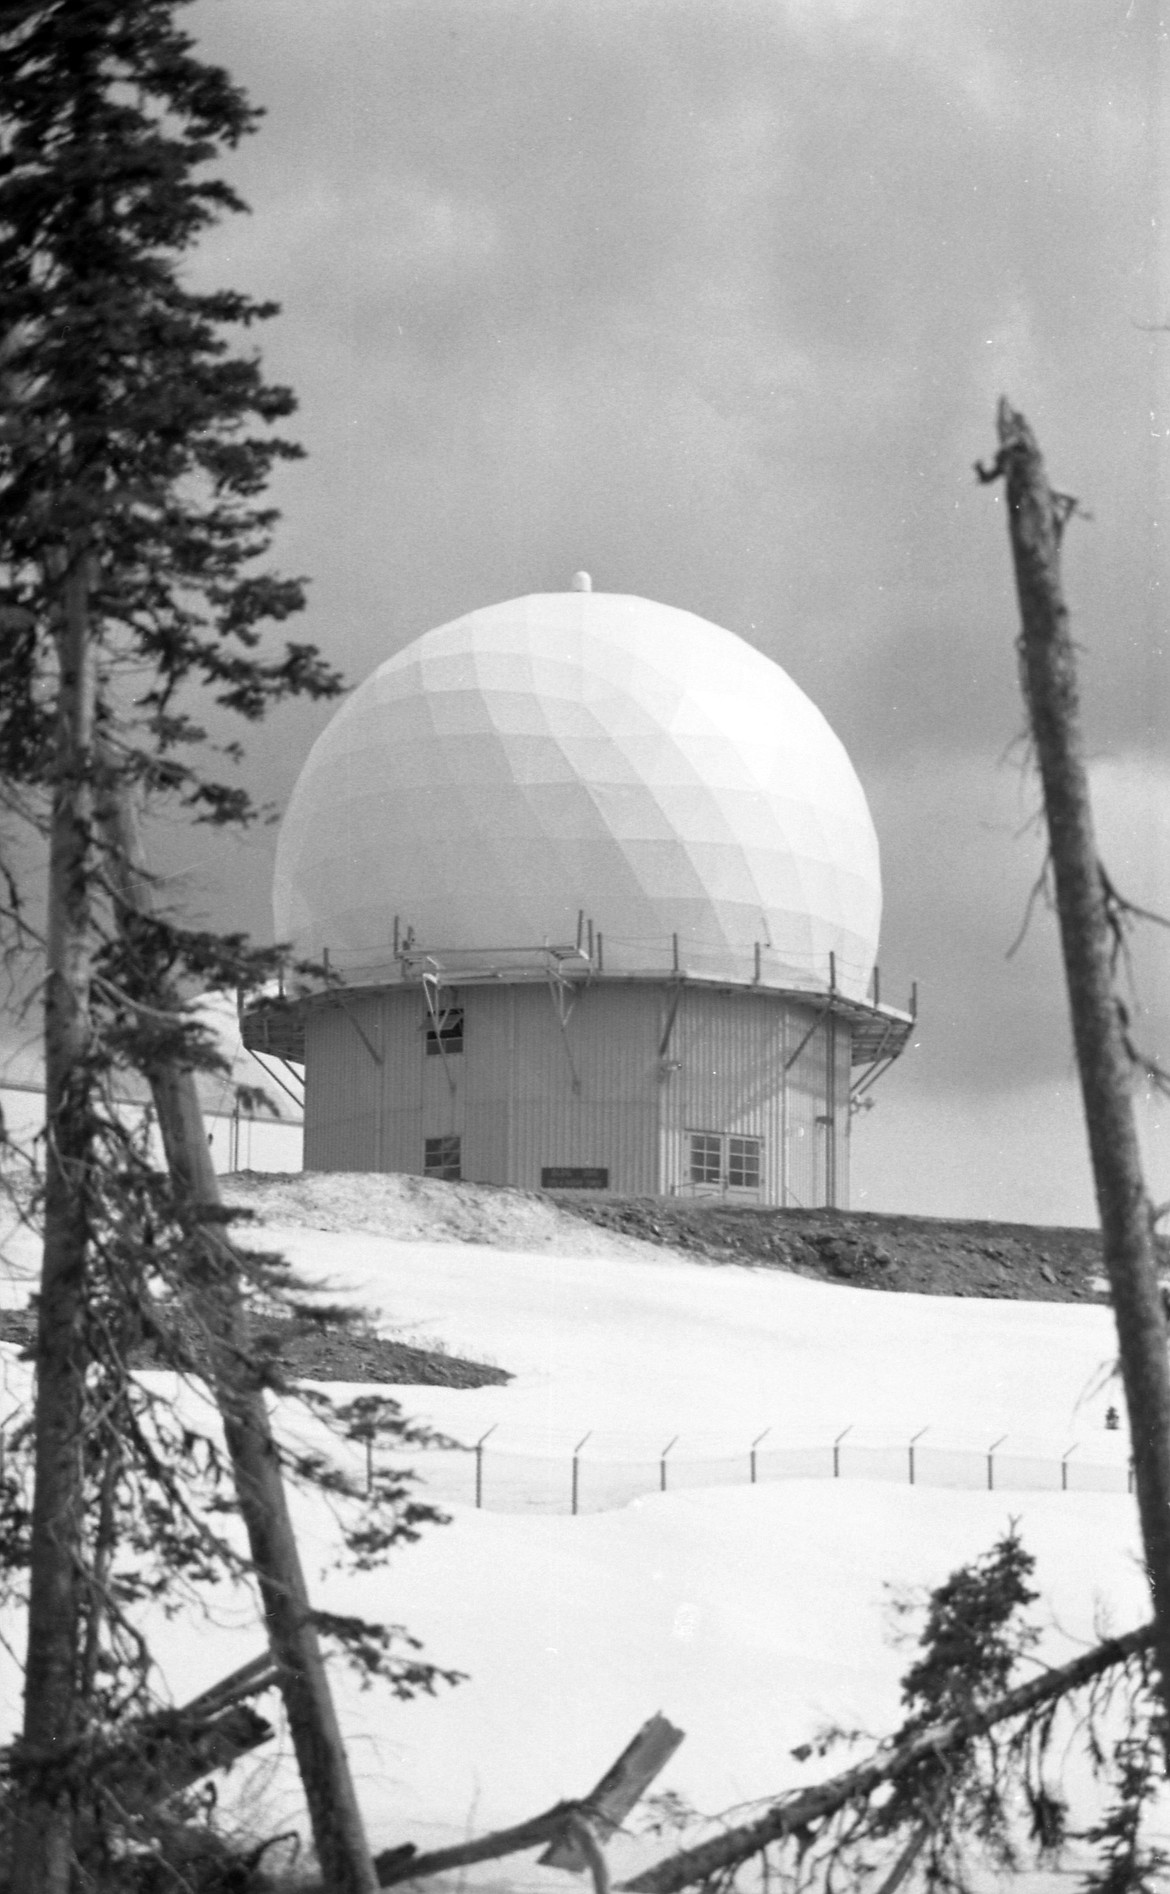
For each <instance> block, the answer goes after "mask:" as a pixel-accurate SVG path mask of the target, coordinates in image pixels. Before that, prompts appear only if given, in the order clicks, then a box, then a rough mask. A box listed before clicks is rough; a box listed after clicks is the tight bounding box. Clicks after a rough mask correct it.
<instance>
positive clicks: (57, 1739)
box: [12, 544, 94, 1894]
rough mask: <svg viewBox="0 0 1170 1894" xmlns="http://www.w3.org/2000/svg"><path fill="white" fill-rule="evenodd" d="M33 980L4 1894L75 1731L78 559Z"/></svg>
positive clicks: (50, 1834) (38, 1851) (84, 756)
mask: <svg viewBox="0 0 1170 1894" xmlns="http://www.w3.org/2000/svg"><path fill="white" fill-rule="evenodd" d="M61 564H62V573H61V604H60V617H59V626H58V631H57V652H58V689H57V710H56V715H57V734H56V757H55V762H54V782H53V801H52V814H51V828H50V843H49V913H48V956H47V967H46V979H45V1116H46V1138H45V1226H44V1250H43V1259H42V1266H41V1287H40V1299H39V1308H38V1318H37V1343H36V1395H35V1409H34V1427H35V1441H36V1447H35V1467H36V1471H35V1486H34V1497H33V1518H32V1545H31V1554H30V1564H29V1608H28V1646H27V1657H26V1667H25V1687H24V1723H23V1729H22V1733H21V1737H20V1741H19V1743H18V1744H17V1745H16V1749H15V1752H14V1761H15V1764H16V1768H17V1771H18V1778H19V1783H20V1792H19V1796H18V1802H17V1818H16V1826H15V1834H14V1843H13V1867H12V1894H66V1890H67V1889H68V1886H69V1881H70V1875H71V1869H72V1857H73V1807H74V1798H73V1793H72V1790H71V1787H70V1783H69V1776H68V1771H69V1765H70V1761H71V1757H72V1753H73V1745H74V1739H75V1737H76V1735H77V1712H78V1661H79V1649H78V1647H79V1640H80V1626H81V1599H80V1591H79V1583H78V1573H79V1568H80V1562H81V1559H80V1554H81V1541H82V1531H83V1525H84V1519H83V1514H84V1498H85V1496H84V1486H83V1478H84V1474H83V1466H82V1438H83V1433H84V1426H83V1420H84V1403H85V1353H86V1342H85V1284H86V1252H87V1246H88V1240H89V1206H88V1179H87V1172H88V1167H89V1163H90V1153H91V1141H92V1134H91V1109H90V1100H89V1076H88V1070H87V1060H88V1055H89V1050H90V1017H89V1005H90V958H91V954H92V929H91V925H90V892H89V881H90V877H89V846H90V818H91V809H90V803H91V794H90V777H89V771H90V750H91V745H92V740H93V715H94V664H93V653H92V650H91V648H90V636H89V588H90V556H89V552H88V549H87V547H86V546H85V545H83V544H78V545H75V546H74V547H73V548H72V549H71V552H70V555H69V557H68V559H63V560H62V562H61Z"/></svg>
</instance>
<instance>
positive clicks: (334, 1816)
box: [101, 797, 378, 1894]
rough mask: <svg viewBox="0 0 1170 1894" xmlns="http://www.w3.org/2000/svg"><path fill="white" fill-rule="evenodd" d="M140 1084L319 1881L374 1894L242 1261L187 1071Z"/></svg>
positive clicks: (134, 892) (119, 874)
mask: <svg viewBox="0 0 1170 1894" xmlns="http://www.w3.org/2000/svg"><path fill="white" fill-rule="evenodd" d="M101 821H102V826H103V829H104V830H105V832H106V835H107V837H108V840H109V843H110V853H111V857H112V860H111V873H112V876H113V878H114V880H115V883H116V885H117V886H118V888H119V902H120V905H121V907H122V909H123V912H124V911H125V910H126V909H130V910H131V911H137V912H148V911H149V909H150V906H151V905H152V897H151V889H150V884H149V882H148V881H147V879H146V876H145V872H144V868H143V861H142V848H141V843H140V841H139V838H138V835H137V828H136V824H135V822H134V819H133V816H132V814H131V812H130V810H129V809H128V807H127V806H126V804H125V802H124V801H117V800H115V799H114V798H113V797H110V798H107V799H106V800H105V801H104V802H103V806H102V810H101ZM171 997H172V998H173V997H174V996H171ZM164 1003H165V1000H164ZM146 1076H147V1078H148V1079H149V1081H150V1089H151V1096H152V1099H153V1101H154V1108H155V1112H156V1114H157V1117H158V1124H159V1130H160V1132H161V1134H162V1140H163V1147H164V1150H165V1152H166V1158H167V1165H168V1168H169V1170H170V1172H171V1176H172V1178H173V1180H174V1183H175V1187H176V1190H177V1193H178V1195H179V1197H180V1198H181V1199H182V1200H183V1201H185V1202H186V1203H187V1204H188V1206H190V1207H191V1208H192V1209H193V1210H194V1212H195V1214H196V1215H198V1214H199V1213H200V1212H210V1213H211V1220H209V1222H208V1224H207V1227H206V1232H205V1234H204V1235H203V1237H202V1239H201V1245H200V1247H201V1250H202V1256H201V1264H200V1272H199V1278H198V1280H197V1281H195V1282H193V1283H192V1284H191V1287H190V1291H189V1295H190V1303H191V1307H192V1308H193V1310H194V1311H195V1313H196V1315H197V1316H198V1318H199V1320H200V1322H201V1324H202V1325H203V1327H204V1329H205V1332H206V1334H207V1336H208V1341H209V1344H210V1349H209V1352H210V1356H211V1362H212V1375H213V1380H214V1387H215V1398H216V1402H217V1405H218V1407H219V1411H220V1415H221V1417H222V1420H223V1429H224V1439H225V1442H226V1444H227V1449H228V1454H229V1457H230V1459H231V1463H232V1470H233V1472H234V1475H235V1483H236V1495H237V1498H238V1500H239V1506H240V1513H241V1515H242V1517H243V1521H244V1525H245V1528H246V1531H247V1534H248V1544H249V1548H250V1551H251V1556H252V1564H253V1567H254V1569H255V1572H256V1580H257V1584H258V1585H259V1588H260V1597H261V1601H262V1604H263V1608H264V1617H265V1622H266V1624H267V1628H268V1637H269V1642H270V1645H271V1648H272V1654H273V1656H274V1657H275V1658H276V1660H277V1662H278V1664H279V1667H280V1688H281V1692H282V1695H283V1697H284V1703H285V1709H286V1712H287V1715H288V1723H289V1733H290V1735H291V1736H292V1740H293V1747H294V1749H295V1751H296V1757H297V1765H298V1768H299V1770H300V1776H301V1782H302V1785H303V1787H304V1792H305V1801H306V1803H307V1805H308V1810H309V1820H310V1823H311V1825H312V1830H313V1843H314V1846H315V1848H316V1851H317V1857H318V1860H319V1862H320V1865H321V1872H322V1875H323V1878H324V1881H325V1885H326V1887H328V1888H329V1889H330V1894H373V1890H374V1889H375V1888H376V1887H377V1885H378V1882H377V1876H376V1875H375V1872H374V1865H373V1861H372V1859H371V1856H370V1850H369V1844H368V1842H367V1840H366V1835H365V1830H364V1827H363V1824H362V1818H361V1811H360V1809H359V1807H358V1801H357V1796H356V1794H355V1792H354V1787H353V1779H352V1777H351V1775H350V1771H349V1763H348V1760H347V1757H346V1754H345V1746H344V1744H343V1742H342V1738H341V1730H340V1727H339V1725H338V1722H337V1715H336V1712H335V1710H334V1707H333V1699H332V1696H331V1694H330V1690H329V1680H328V1677H327V1676H326V1672H325V1664H324V1660H323V1659H322V1656H321V1648H320V1644H319V1642H318V1638H317V1632H316V1627H315V1624H314V1621H313V1610H312V1606H311V1604H310V1603H309V1595H308V1588H307V1586H306V1584H305V1578H304V1572H303V1570H302V1567H301V1561H300V1554H299V1551H298V1548H297V1542H296V1535H295V1533H294V1531H293V1526H292V1520H291V1518H290V1517H289V1511H288V1499H287V1495H286V1492H285V1486H284V1479H283V1476H282V1474H281V1468H280V1460H279V1457H278V1452H277V1448H276V1443H275V1441H274V1439H273V1436H272V1429H271V1426H270V1424H269V1418H268V1409H267V1407H266V1405H265V1398H264V1393H263V1390H262V1388H261V1387H260V1386H259V1385H258V1384H257V1381H256V1378H255V1374H254V1371H253V1369H252V1367H251V1365H250V1362H249V1355H248V1346H247V1334H246V1329H245V1323H244V1313H243V1308H242V1305H241V1300H240V1290H239V1281H240V1270H239V1264H238V1260H237V1258H236V1255H235V1252H234V1250H233V1248H232V1245H231V1243H230V1241H229V1240H228V1238H227V1236H226V1235H225V1234H224V1231H223V1228H222V1219H221V1218H219V1219H218V1220H217V1213H220V1212H222V1207H223V1198H222V1194H221V1192H220V1188H219V1179H218V1177H217V1176H216V1174H215V1167H214V1165H213V1164H212V1161H211V1153H210V1151H209V1149H208V1145H207V1138H206V1135H205V1132H204V1127H203V1113H202V1110H201V1108H200V1105H199V1099H198V1094H197V1093H196V1089H195V1078H194V1074H193V1073H192V1072H190V1071H183V1070H180V1069H179V1068H178V1067H176V1066H160V1067H156V1068H155V1069H153V1070H151V1071H149V1072H148V1073H147V1075H146Z"/></svg>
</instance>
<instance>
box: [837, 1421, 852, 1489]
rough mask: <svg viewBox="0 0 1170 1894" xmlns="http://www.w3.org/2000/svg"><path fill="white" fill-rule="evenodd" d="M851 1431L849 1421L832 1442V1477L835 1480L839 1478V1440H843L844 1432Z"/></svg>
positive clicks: (848, 1432)
mask: <svg viewBox="0 0 1170 1894" xmlns="http://www.w3.org/2000/svg"><path fill="white" fill-rule="evenodd" d="M852 1432H853V1422H852V1421H850V1423H849V1425H848V1427H846V1429H845V1432H844V1433H840V1434H838V1435H837V1438H836V1440H835V1441H834V1442H833V1478H834V1479H835V1480H839V1479H840V1478H841V1442H842V1441H843V1440H844V1438H845V1434H851V1433H852Z"/></svg>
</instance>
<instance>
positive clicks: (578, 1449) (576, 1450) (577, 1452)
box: [572, 1427, 593, 1518]
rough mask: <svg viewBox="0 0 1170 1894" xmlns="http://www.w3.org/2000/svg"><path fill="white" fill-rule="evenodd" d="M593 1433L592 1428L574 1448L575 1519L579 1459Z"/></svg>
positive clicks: (573, 1508)
mask: <svg viewBox="0 0 1170 1894" xmlns="http://www.w3.org/2000/svg"><path fill="white" fill-rule="evenodd" d="M592 1432H593V1429H592V1427H591V1428H590V1429H589V1433H588V1434H582V1436H581V1438H580V1440H579V1441H578V1442H577V1445H576V1446H575V1447H574V1448H573V1507H572V1510H573V1516H574V1518H575V1517H576V1514H577V1462H578V1459H579V1458H580V1454H581V1449H582V1447H583V1446H584V1445H585V1442H586V1441H587V1440H588V1439H589V1435H590V1434H592Z"/></svg>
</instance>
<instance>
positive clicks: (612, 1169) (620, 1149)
mask: <svg viewBox="0 0 1170 1894" xmlns="http://www.w3.org/2000/svg"><path fill="white" fill-rule="evenodd" d="M512 993H513V996H514V1002H515V1010H514V1028H513V1040H512V1046H513V1059H512V1086H511V1092H512V1123H511V1131H512V1136H511V1149H510V1152H509V1173H510V1178H511V1181H512V1182H513V1183H516V1184H519V1185H521V1186H522V1187H523V1188H525V1189H532V1190H534V1189H538V1188H539V1186H540V1174H541V1171H542V1169H543V1168H544V1167H545V1166H546V1165H572V1166H584V1167H589V1168H593V1167H595V1166H596V1167H604V1168H605V1169H606V1170H608V1172H609V1188H610V1189H611V1190H615V1191H623V1192H651V1193H653V1192H655V1191H657V1189H658V1081H657V1056H656V1055H657V1048H658V1030H659V1014H660V1005H661V1002H660V997H659V994H658V992H657V991H656V990H655V989H654V988H650V987H641V986H629V987H624V986H596V987H589V988H587V989H586V990H585V991H584V992H582V993H580V994H579V995H578V997H577V1001H576V1005H575V1006H574V1008H573V1011H572V1013H571V1015H570V1018H569V1020H568V1023H567V1025H566V1027H565V1029H564V1031H563V1032H562V1029H561V1027H560V1024H559V1023H558V1020H557V1015H556V1010H555V1008H554V1006H553V1001H552V996H551V995H550V994H549V993H548V992H547V991H543V992H542V991H541V990H540V989H539V988H537V987H513V988H512ZM574 1071H575V1073H576V1078H577V1081H578V1084H577V1086H576V1087H574V1083H573V1080H574Z"/></svg>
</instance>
